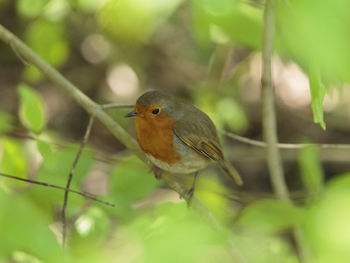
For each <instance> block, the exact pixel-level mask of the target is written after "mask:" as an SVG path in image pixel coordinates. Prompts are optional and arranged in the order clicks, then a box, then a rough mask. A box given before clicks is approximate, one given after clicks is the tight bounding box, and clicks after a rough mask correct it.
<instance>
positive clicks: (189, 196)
mask: <svg viewBox="0 0 350 263" xmlns="http://www.w3.org/2000/svg"><path fill="white" fill-rule="evenodd" d="M193 195H194V188H193V187H191V188H190V189H189V190H188V191H186V193H184V194H182V195H180V198H181V199H182V198H183V199H184V200H186V202H187V205H188V206H191V203H192V198H193Z"/></svg>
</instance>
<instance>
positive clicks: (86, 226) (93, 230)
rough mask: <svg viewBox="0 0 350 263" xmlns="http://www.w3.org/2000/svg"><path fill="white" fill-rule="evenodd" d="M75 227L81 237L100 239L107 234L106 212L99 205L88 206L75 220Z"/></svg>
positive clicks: (107, 221)
mask: <svg viewBox="0 0 350 263" xmlns="http://www.w3.org/2000/svg"><path fill="white" fill-rule="evenodd" d="M75 228H76V230H77V232H78V233H79V234H80V235H81V236H82V237H94V238H95V239H96V238H98V239H102V238H104V237H105V236H106V235H107V234H108V229H109V220H108V217H107V214H106V213H105V212H104V211H103V210H102V209H100V208H99V207H90V208H89V209H88V210H87V211H86V212H85V213H84V214H82V215H81V216H79V218H78V219H77V221H76V222H75Z"/></svg>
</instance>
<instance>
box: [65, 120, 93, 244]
mask: <svg viewBox="0 0 350 263" xmlns="http://www.w3.org/2000/svg"><path fill="white" fill-rule="evenodd" d="M93 123H94V118H92V117H90V119H89V123H88V126H87V128H86V132H85V135H84V138H83V141H82V142H81V144H80V147H79V150H78V153H77V155H76V156H75V159H74V162H73V165H72V168H71V170H70V172H69V176H68V180H67V185H66V189H69V187H70V184H71V182H72V179H73V175H74V171H75V167H76V166H77V164H78V161H79V158H80V155H81V153H82V152H83V149H84V147H85V145H86V143H87V140H88V138H89V135H90V131H91V128H92V124H93ZM68 193H69V191H68V190H65V193H64V200H63V207H62V246H63V248H64V247H65V244H66V237H67V218H66V209H67V203H68Z"/></svg>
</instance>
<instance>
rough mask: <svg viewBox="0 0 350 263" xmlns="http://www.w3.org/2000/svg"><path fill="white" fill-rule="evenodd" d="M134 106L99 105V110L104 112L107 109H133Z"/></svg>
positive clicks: (118, 104) (117, 104)
mask: <svg viewBox="0 0 350 263" xmlns="http://www.w3.org/2000/svg"><path fill="white" fill-rule="evenodd" d="M133 107H134V105H131V104H120V103H108V104H103V105H101V108H102V109H104V110H107V109H117V108H133Z"/></svg>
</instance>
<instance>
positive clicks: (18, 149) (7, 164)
mask: <svg viewBox="0 0 350 263" xmlns="http://www.w3.org/2000/svg"><path fill="white" fill-rule="evenodd" d="M2 149H3V152H2V158H1V171H2V172H4V173H7V174H10V175H14V176H19V177H23V178H24V177H26V176H27V158H26V154H25V151H24V148H23V145H22V144H20V143H18V142H17V141H15V140H13V139H9V138H3V139H2Z"/></svg>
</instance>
